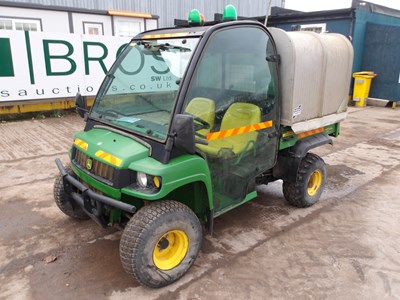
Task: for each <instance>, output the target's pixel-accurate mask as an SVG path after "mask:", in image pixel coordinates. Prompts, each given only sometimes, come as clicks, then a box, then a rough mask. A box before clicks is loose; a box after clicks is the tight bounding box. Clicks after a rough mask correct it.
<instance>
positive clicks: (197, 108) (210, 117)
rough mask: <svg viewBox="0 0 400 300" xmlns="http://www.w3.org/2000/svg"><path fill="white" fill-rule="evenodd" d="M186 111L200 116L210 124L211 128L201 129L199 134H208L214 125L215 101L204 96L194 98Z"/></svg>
mask: <svg viewBox="0 0 400 300" xmlns="http://www.w3.org/2000/svg"><path fill="white" fill-rule="evenodd" d="M185 112H187V113H189V114H191V115H193V116H196V117H199V118H200V119H202V120H204V121H206V122H207V123H208V124H210V128H207V129H201V130H199V131H198V133H199V134H201V135H204V136H206V135H207V133H209V132H210V130H211V128H213V126H214V120H215V102H214V100H211V99H208V98H202V97H196V98H193V99H192V100H191V101H190V102H189V104H188V105H187V106H186V109H185Z"/></svg>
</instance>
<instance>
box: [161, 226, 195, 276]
mask: <svg viewBox="0 0 400 300" xmlns="http://www.w3.org/2000/svg"><path fill="white" fill-rule="evenodd" d="M188 249H189V238H188V236H187V235H186V233H185V232H183V231H182V230H170V231H168V232H166V233H165V234H164V235H163V236H162V237H161V238H160V239H159V240H158V242H157V244H156V245H155V247H154V250H153V262H154V265H155V266H156V267H157V268H158V269H160V270H171V269H173V268H175V267H177V266H178V265H179V264H180V263H181V262H182V260H183V259H184V258H185V256H186V254H187V252H188Z"/></svg>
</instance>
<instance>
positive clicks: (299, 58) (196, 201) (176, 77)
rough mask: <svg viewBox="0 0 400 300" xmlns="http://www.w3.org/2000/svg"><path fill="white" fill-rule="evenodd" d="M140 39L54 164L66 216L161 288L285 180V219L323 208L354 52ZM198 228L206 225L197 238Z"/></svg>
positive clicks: (300, 40) (222, 27)
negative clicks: (291, 212)
mask: <svg viewBox="0 0 400 300" xmlns="http://www.w3.org/2000/svg"><path fill="white" fill-rule="evenodd" d="M189 23H190V26H183V27H176V28H168V29H158V30H153V31H148V32H144V33H141V34H139V35H138V36H136V37H135V38H133V39H132V41H131V42H130V43H129V44H128V45H127V46H126V48H125V49H124V50H123V52H122V53H121V54H120V55H119V57H118V58H117V60H116V62H115V63H114V65H113V66H112V67H111V69H110V70H109V72H108V73H107V75H106V77H105V79H104V81H103V84H102V85H101V87H100V90H99V92H98V94H97V96H96V99H95V101H94V104H93V106H92V108H91V109H90V111H87V109H86V102H85V99H84V98H83V97H81V96H80V95H77V99H76V105H77V108H78V112H79V113H80V115H81V116H82V117H84V119H85V121H86V126H85V128H84V130H83V131H80V132H77V133H76V134H75V136H74V142H73V146H72V148H71V150H70V153H69V155H70V159H71V164H70V165H68V166H63V165H62V163H61V162H60V160H58V159H57V160H56V164H57V167H58V169H59V170H60V175H59V176H58V177H57V178H56V181H55V184H54V197H55V201H56V204H57V205H58V207H59V208H60V210H61V211H62V212H63V213H65V214H66V215H68V216H70V217H73V218H76V219H88V218H91V219H93V220H94V221H95V222H97V223H98V224H99V225H101V226H103V227H106V226H112V225H118V226H119V227H120V228H123V234H122V238H121V241H120V257H121V262H122V265H123V267H124V269H125V270H126V272H127V273H129V274H131V275H133V276H134V278H136V279H137V281H139V282H140V283H141V284H144V285H147V286H149V287H162V286H165V285H167V284H170V283H172V282H174V281H176V280H177V279H179V278H180V277H181V276H183V275H184V274H185V273H186V272H187V271H188V269H189V268H190V266H191V265H192V264H193V262H194V261H195V259H196V257H197V255H198V253H199V250H200V247H201V243H202V228H203V225H204V228H205V229H206V230H207V231H208V232H209V233H210V234H212V232H213V223H214V222H213V221H214V219H215V218H216V217H218V216H220V215H221V214H223V213H225V212H227V211H229V210H231V209H233V208H235V207H237V206H239V205H241V204H243V203H246V202H247V201H249V200H251V199H254V198H256V197H257V192H256V186H257V185H260V184H268V183H269V182H272V181H275V180H279V179H281V180H283V195H284V197H285V199H286V200H287V201H288V202H289V203H290V204H292V205H295V206H297V207H308V206H310V205H313V204H314V203H315V202H316V201H317V200H318V199H319V198H320V196H321V193H322V191H323V188H324V185H325V182H326V171H325V164H324V161H323V160H322V159H321V158H320V157H318V156H317V155H315V154H312V153H309V150H311V149H313V148H315V147H318V146H321V145H324V144H329V143H332V140H331V137H336V136H338V134H339V122H340V121H341V120H343V119H344V118H345V117H346V112H345V111H346V103H347V99H348V96H347V94H348V88H349V84H350V76H351V63H352V57H353V56H352V55H353V52H352V47H351V44H350V43H349V42H348V41H347V39H346V38H345V37H343V36H340V35H337V34H316V33H310V32H292V33H288V32H284V31H282V30H279V29H270V30H269V29H267V28H266V27H265V26H264V25H263V24H261V23H259V22H256V21H223V22H219V23H218V22H213V23H212V24H206V25H205V24H202V23H201V21H200V19H199V20H198V21H197V22H196V17H193V19H192V20H191V22H189ZM201 224H203V225H201Z"/></svg>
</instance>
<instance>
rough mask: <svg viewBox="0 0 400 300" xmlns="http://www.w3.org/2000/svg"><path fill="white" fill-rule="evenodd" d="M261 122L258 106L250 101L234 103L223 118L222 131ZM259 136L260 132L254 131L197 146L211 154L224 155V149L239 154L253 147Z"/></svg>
mask: <svg viewBox="0 0 400 300" xmlns="http://www.w3.org/2000/svg"><path fill="white" fill-rule="evenodd" d="M260 122H261V110H260V108H259V107H258V106H256V105H254V104H250V103H233V104H232V105H231V106H230V107H229V108H228V110H227V111H226V113H225V115H224V117H223V119H222V123H221V129H220V131H223V130H227V129H232V128H239V127H243V126H247V125H252V124H256V123H260ZM257 136H258V132H257V131H252V132H248V133H242V134H236V135H233V136H230V137H225V138H220V139H216V140H211V141H209V142H208V145H197V147H198V148H199V149H200V150H201V151H203V152H205V153H206V154H208V155H210V156H223V151H231V152H232V153H233V154H234V155H239V154H240V153H241V152H242V151H248V150H250V149H252V148H253V146H254V143H255V141H256V140H257ZM224 149H226V150H224Z"/></svg>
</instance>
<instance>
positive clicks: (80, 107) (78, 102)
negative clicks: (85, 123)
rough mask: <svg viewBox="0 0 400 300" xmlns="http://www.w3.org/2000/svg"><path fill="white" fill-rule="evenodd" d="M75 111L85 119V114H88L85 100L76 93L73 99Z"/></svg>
mask: <svg viewBox="0 0 400 300" xmlns="http://www.w3.org/2000/svg"><path fill="white" fill-rule="evenodd" d="M75 109H76V112H77V113H78V114H79V115H80V116H81V117H82V118H84V117H85V114H86V113H87V112H88V110H87V103H86V98H85V97H82V95H81V94H80V93H76V97H75Z"/></svg>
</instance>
